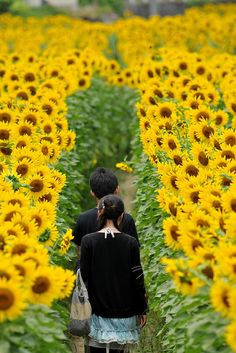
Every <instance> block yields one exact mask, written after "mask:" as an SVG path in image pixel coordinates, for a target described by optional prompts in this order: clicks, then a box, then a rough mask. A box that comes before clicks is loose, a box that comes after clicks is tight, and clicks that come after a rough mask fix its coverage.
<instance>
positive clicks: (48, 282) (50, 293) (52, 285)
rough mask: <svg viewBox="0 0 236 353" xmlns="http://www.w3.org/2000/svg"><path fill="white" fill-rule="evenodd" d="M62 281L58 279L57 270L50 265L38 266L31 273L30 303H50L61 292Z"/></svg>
mask: <svg viewBox="0 0 236 353" xmlns="http://www.w3.org/2000/svg"><path fill="white" fill-rule="evenodd" d="M61 286H62V283H61V282H60V281H58V277H57V272H56V270H55V268H54V267H52V266H47V267H44V266H40V267H38V268H37V269H36V270H35V272H34V275H33V282H32V285H31V286H30V293H29V300H30V302H31V303H34V304H35V303H38V304H45V305H51V303H52V301H53V300H54V299H58V298H59V297H60V294H61V290H60V289H61Z"/></svg>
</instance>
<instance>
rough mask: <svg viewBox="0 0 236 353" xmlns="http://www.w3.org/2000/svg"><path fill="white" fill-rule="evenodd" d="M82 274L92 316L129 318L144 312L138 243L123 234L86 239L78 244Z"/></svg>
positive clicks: (98, 234)
mask: <svg viewBox="0 0 236 353" xmlns="http://www.w3.org/2000/svg"><path fill="white" fill-rule="evenodd" d="M81 273H82V276H83V278H84V281H85V282H86V283H87V285H88V292H89V298H90V302H91V305H92V309H93V313H94V314H96V315H99V316H102V317H113V318H115V317H117V318H122V317H129V316H132V315H140V314H142V313H143V312H144V311H145V310H146V301H145V300H144V297H145V288H144V279H143V272H142V268H141V265H140V257H139V246H138V243H137V240H136V239H135V238H133V237H131V236H129V235H127V234H125V233H119V232H117V233H114V237H113V236H112V235H111V234H108V235H107V237H106V236H105V233H103V232H96V233H91V234H88V235H86V236H85V237H84V238H83V240H82V244H81Z"/></svg>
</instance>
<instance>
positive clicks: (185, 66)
mask: <svg viewBox="0 0 236 353" xmlns="http://www.w3.org/2000/svg"><path fill="white" fill-rule="evenodd" d="M187 67H188V65H187V63H185V62H181V63H180V64H179V68H180V70H187Z"/></svg>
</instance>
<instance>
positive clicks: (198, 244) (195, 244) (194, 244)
mask: <svg viewBox="0 0 236 353" xmlns="http://www.w3.org/2000/svg"><path fill="white" fill-rule="evenodd" d="M199 247H202V243H201V242H200V240H198V239H193V242H192V249H193V251H195V250H196V249H197V248H199Z"/></svg>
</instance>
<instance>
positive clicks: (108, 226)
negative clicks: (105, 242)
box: [101, 219, 119, 232]
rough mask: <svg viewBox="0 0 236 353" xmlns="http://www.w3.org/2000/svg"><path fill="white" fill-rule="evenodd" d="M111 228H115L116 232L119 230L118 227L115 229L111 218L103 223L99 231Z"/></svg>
mask: <svg viewBox="0 0 236 353" xmlns="http://www.w3.org/2000/svg"><path fill="white" fill-rule="evenodd" d="M108 228H109V229H111V230H113V231H114V230H116V231H117V232H119V229H117V228H116V227H115V225H114V223H113V221H112V220H110V219H109V220H107V222H106V224H105V225H104V227H103V228H102V229H101V231H102V230H105V229H108Z"/></svg>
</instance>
